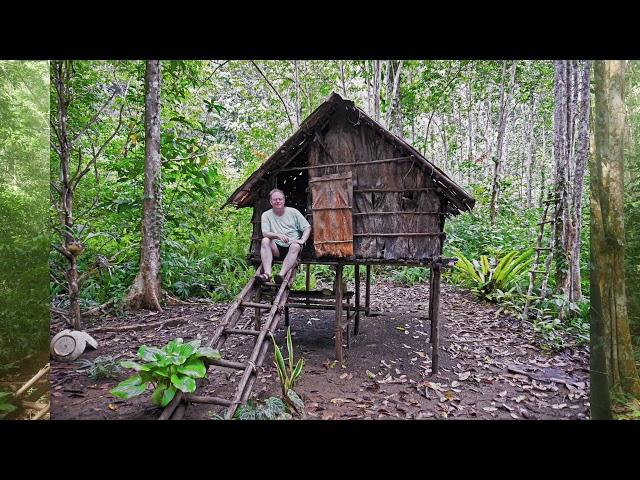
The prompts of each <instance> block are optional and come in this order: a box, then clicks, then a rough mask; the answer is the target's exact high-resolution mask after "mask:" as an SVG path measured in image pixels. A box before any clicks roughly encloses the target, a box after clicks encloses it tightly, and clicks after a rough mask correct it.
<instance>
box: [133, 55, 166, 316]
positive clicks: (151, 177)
mask: <svg viewBox="0 0 640 480" xmlns="http://www.w3.org/2000/svg"><path fill="white" fill-rule="evenodd" d="M161 81H162V76H161V71H160V61H159V60H148V61H147V68H146V73H145V122H144V123H145V161H144V202H143V212H142V240H141V245H140V271H139V272H138V275H137V276H136V279H135V280H134V282H133V285H132V286H131V289H130V290H129V293H128V295H127V299H126V303H127V305H128V306H129V308H132V309H138V308H146V309H150V310H156V311H161V310H162V308H161V307H160V298H161V279H160V253H161V252H160V242H161V236H162V225H163V213H162V178H161V157H160V85H161Z"/></svg>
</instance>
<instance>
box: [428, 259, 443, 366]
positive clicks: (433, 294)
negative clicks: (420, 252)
mask: <svg viewBox="0 0 640 480" xmlns="http://www.w3.org/2000/svg"><path fill="white" fill-rule="evenodd" d="M440 273H441V272H440V266H438V265H435V266H433V267H432V268H431V281H430V286H429V319H430V320H431V338H430V339H429V341H430V343H431V375H435V374H437V373H438V355H439V353H438V349H439V345H438V318H439V310H440Z"/></svg>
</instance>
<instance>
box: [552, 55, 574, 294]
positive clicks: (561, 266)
mask: <svg viewBox="0 0 640 480" xmlns="http://www.w3.org/2000/svg"><path fill="white" fill-rule="evenodd" d="M567 63H568V62H566V61H565V60H556V61H555V62H554V64H555V87H554V113H553V156H554V159H555V172H556V178H555V197H556V206H555V210H554V220H555V224H554V227H555V239H556V242H555V248H554V251H553V256H554V259H555V262H556V292H557V293H558V294H559V295H566V294H567V289H568V279H569V275H568V271H569V256H568V252H567V227H568V185H567V163H568V162H567V156H568V152H569V149H568V141H569V136H570V133H569V132H568V131H567V130H568V125H569V123H568V121H567V117H568V106H567V102H568V100H569V91H568V87H569V86H568V84H567V77H568V75H567Z"/></svg>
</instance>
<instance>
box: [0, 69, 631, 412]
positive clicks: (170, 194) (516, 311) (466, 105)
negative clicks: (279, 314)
mask: <svg viewBox="0 0 640 480" xmlns="http://www.w3.org/2000/svg"><path fill="white" fill-rule="evenodd" d="M148 63H149V62H144V61H52V62H49V64H47V63H46V62H7V61H3V62H0V118H1V120H2V121H1V122H0V140H1V143H0V145H1V146H0V154H1V156H2V159H3V162H2V169H1V171H0V209H1V215H2V218H3V219H5V218H6V219H12V220H11V221H3V222H2V226H1V227H0V228H2V229H3V231H2V234H1V238H2V245H1V247H2V248H1V250H0V253H1V254H2V258H1V260H2V265H3V268H2V278H0V288H2V292H1V293H2V296H1V298H2V302H3V303H2V304H0V309H1V310H2V311H1V312H0V314H2V318H3V322H2V324H1V325H0V328H2V332H0V334H1V335H0V342H1V343H0V364H3V365H7V364H10V363H11V362H12V361H15V360H16V359H18V358H21V357H22V356H24V355H28V354H31V353H34V352H36V351H43V350H46V341H47V338H48V335H47V334H48V332H47V331H46V325H48V321H49V318H48V313H47V312H46V310H47V308H48V307H47V305H46V303H48V298H47V295H46V292H45V290H44V288H42V286H43V285H44V284H43V282H41V281H40V282H39V283H38V282H37V281H36V278H38V279H43V278H47V276H48V280H49V282H48V283H49V285H48V289H49V295H50V298H51V300H52V302H51V308H52V309H53V311H54V313H56V314H58V315H61V316H62V317H64V318H66V319H67V320H68V321H69V323H73V322H74V321H75V320H77V321H78V322H81V319H82V317H86V316H91V315H101V314H104V313H107V312H108V313H111V314H113V313H116V314H119V313H122V312H124V311H125V310H126V309H127V307H128V305H127V301H126V300H127V293H128V292H129V291H130V288H131V286H132V284H133V283H134V280H135V278H136V276H137V275H138V274H139V270H140V269H139V263H140V245H141V241H142V238H141V213H142V209H143V204H144V203H145V200H147V201H148V200H150V198H149V197H148V196H147V197H146V198H145V194H144V181H145V144H146V141H145V140H146V138H145V137H146V135H145V88H148V85H147V87H145V74H146V73H147V71H148ZM597 63H598V62H586V61H525V60H518V61H512V60H507V61H498V60H493V61H463V60H452V61H445V60H438V61H426V60H425V61H422V60H421V61H417V60H364V61H360V60H344V61H343V60H338V61H315V60H314V61H307V60H292V61H284V60H278V61H264V60H260V61H246V60H241V61H235V60H232V61H222V60H215V61H162V62H160V70H159V72H160V75H159V76H158V86H159V89H160V105H159V107H160V108H159V112H160V134H159V142H160V147H161V149H160V150H161V161H160V167H161V168H160V170H161V174H159V176H158V180H159V185H160V192H159V193H160V194H159V195H157V196H156V197H155V198H156V200H157V201H158V202H159V204H158V207H159V210H158V212H159V213H160V215H159V219H160V222H158V223H157V225H158V227H159V228H158V231H157V232H156V233H157V234H159V236H160V252H161V262H160V269H161V270H160V278H161V287H162V290H163V291H164V292H165V297H164V298H163V301H167V302H168V301H171V298H172V297H173V298H179V299H189V298H199V299H208V300H209V301H212V302H225V301H229V300H230V299H232V298H233V297H234V296H235V295H236V294H237V293H238V291H239V290H240V289H241V287H242V286H243V285H244V284H245V283H246V281H247V279H248V278H249V277H250V276H251V275H252V274H253V269H252V268H251V267H250V266H248V265H247V263H246V254H247V252H248V247H249V238H250V233H251V212H250V211H249V209H242V210H235V209H233V208H229V207H227V208H225V209H221V208H220V207H221V206H222V205H223V204H224V202H225V200H226V198H227V197H228V196H229V195H230V193H231V192H233V191H234V190H235V188H237V186H238V185H240V184H241V183H242V182H243V180H244V179H246V178H247V176H248V175H250V174H251V173H252V172H253V171H254V170H255V169H256V168H258V166H259V165H261V163H262V162H263V161H264V160H266V159H267V158H268V157H269V156H270V155H271V154H272V153H273V152H274V151H275V150H276V149H277V148H278V147H279V146H280V145H281V144H282V142H283V141H285V140H286V139H287V138H288V137H289V136H290V135H291V134H292V133H293V132H294V131H295V129H296V128H297V126H298V125H299V124H300V123H301V122H302V121H303V120H304V119H305V118H306V116H307V115H309V113H311V112H312V111H313V110H314V109H315V108H316V107H317V106H318V105H319V104H320V103H321V102H323V101H324V100H325V99H326V98H327V97H328V95H329V94H330V93H331V92H332V91H335V92H337V93H339V94H340V95H341V96H343V97H346V98H348V99H351V100H353V101H355V103H356V105H358V106H359V107H360V108H362V109H363V110H365V111H366V112H367V113H368V114H369V115H370V116H372V117H373V118H374V119H376V120H377V121H379V122H380V123H381V124H382V125H384V126H386V127H387V128H388V129H389V130H391V131H392V132H394V133H396V134H398V135H401V136H403V137H404V138H405V139H406V140H407V141H408V142H409V143H411V144H412V145H413V146H414V147H416V148H417V149H418V150H420V151H421V152H423V153H424V155H425V156H426V158H428V159H429V160H430V161H432V162H433V163H435V164H436V165H437V166H438V167H440V168H441V169H442V170H444V171H445V172H446V173H447V174H448V175H449V176H450V177H451V178H452V179H453V180H454V181H456V182H457V183H458V184H460V185H461V186H462V187H463V188H465V189H466V190H467V191H468V192H469V193H470V194H471V195H473V196H474V197H475V198H476V200H477V203H476V207H475V208H474V210H473V211H472V212H470V213H468V214H464V215H460V216H458V217H456V218H454V219H449V220H448V221H447V225H446V233H447V241H446V248H445V254H446V255H448V256H457V257H459V258H464V259H467V260H468V261H469V262H468V266H469V268H467V269H465V268H457V269H455V270H454V271H452V272H451V273H448V274H447V276H446V278H445V280H446V281H447V282H450V283H453V284H457V285H459V286H461V287H464V288H467V289H470V290H472V291H473V292H474V293H475V294H476V295H477V296H478V297H479V298H481V299H483V300H485V301H487V302H491V303H494V304H497V305H499V307H500V309H502V310H504V311H506V312H510V313H512V314H513V315H514V317H518V318H521V319H523V320H524V321H530V322H532V323H533V325H534V328H535V331H536V332H537V334H538V342H539V346H540V347H541V348H543V349H548V350H558V349H563V348H567V347H571V345H574V344H585V343H587V342H588V341H589V305H590V303H589V299H590V298H589V297H590V290H589V267H590V263H589V247H590V242H589V236H590V235H589V229H588V228H586V225H589V221H590V219H591V215H590V208H589V190H588V189H587V188H586V187H585V186H586V185H589V182H592V180H593V178H592V176H591V174H590V172H589V169H588V168H587V166H588V165H589V161H590V160H592V161H594V162H596V163H598V162H599V161H600V160H599V159H600V157H599V156H598V151H597V147H598V142H597V139H596V138H595V137H597V133H594V132H597V131H598V125H599V123H598V121H599V120H598V116H597V114H594V109H597V107H592V105H591V103H592V102H593V100H594V99H595V104H596V105H597V104H598V103H597V102H598V93H597V92H598V90H597V89H598V88H599V87H598V85H599V84H598V78H599V77H598V75H597V74H596V73H597V68H595V67H594V65H596V64H597ZM601 63H603V64H604V63H605V62H601ZM43 65H44V66H45V67H46V69H45V70H47V71H44V70H43V68H42V66H43ZM49 67H50V68H49ZM624 69H625V73H626V74H625V75H624V76H623V80H624V82H623V84H624V85H623V87H624V88H621V93H622V91H624V95H621V96H620V98H624V107H625V108H624V114H625V115H624V117H623V120H624V122H623V125H624V149H623V153H624V155H623V156H622V157H620V158H621V159H622V163H623V167H624V168H623V169H621V170H620V173H619V176H620V177H622V178H614V179H613V180H623V182H620V184H621V185H623V186H624V190H623V198H624V208H623V213H624V215H623V218H624V224H623V226H624V237H625V238H617V240H616V242H617V243H618V244H622V245H624V273H625V275H624V276H622V277H626V297H625V302H626V305H627V307H628V309H627V310H628V318H626V319H624V322H626V324H627V326H628V328H629V331H630V339H631V345H632V347H633V348H634V351H635V355H636V357H635V361H636V362H637V361H638V360H640V354H639V353H638V352H640V303H639V299H640V296H639V295H638V293H639V292H638V288H639V287H638V284H639V282H638V280H640V267H639V266H638V265H639V264H640V262H639V261H638V259H639V258H640V236H638V230H639V228H638V227H639V225H638V223H640V180H639V176H638V173H639V168H640V167H639V165H640V162H639V161H638V152H639V150H638V148H639V144H638V138H639V136H638V134H639V132H638V128H639V127H640V72H639V67H638V63H637V62H625V64H624ZM47 76H48V81H47ZM594 85H595V86H594ZM589 86H591V95H589V94H588V92H589ZM47 88H48V89H49V96H48V97H47V95H46V94H45V93H44V92H46V90H47ZM603 91H604V90H603ZM45 99H46V101H45ZM49 103H50V115H49V119H48V125H47V123H46V122H47V119H46V113H42V112H46V111H47V109H48V108H49ZM20 109H22V110H20ZM43 122H44V123H43ZM49 128H50V129H49ZM34 132H37V133H36V134H34ZM47 140H49V141H48V142H47ZM47 143H49V145H50V147H51V148H50V149H49V155H50V170H49V171H48V172H47V169H48V168H49V165H47V163H46V161H45V162H39V161H38V159H39V157H38V153H37V152H42V151H43V150H42V148H43V146H44V145H46V144H47ZM600 145H601V144H600ZM38 148H39V149H40V150H38ZM616 172H617V170H616ZM47 175H48V176H49V180H50V182H49V183H50V184H49V185H46V183H45V182H43V179H44V177H45V176H47ZM616 175H617V173H616ZM596 180H597V179H596ZM592 188H593V183H592ZM47 190H49V194H50V202H46V201H43V195H46V193H45V192H46V191H47ZM621 193H622V192H621ZM545 207H548V210H547V214H546V215H543V212H544V211H545ZM47 209H49V211H48V213H49V215H48V221H49V227H50V228H49V229H48V230H46V229H44V228H42V226H43V221H44V220H43V219H44V218H45V217H46V214H47ZM620 217H621V218H622V215H621V216H620ZM543 221H545V222H551V221H553V223H548V224H545V225H544V226H545V228H544V234H543V237H542V238H541V239H538V235H539V232H540V231H541V228H540V227H541V225H540V223H541V222H543ZM583 227H584V228H583ZM45 231H47V232H48V233H46V234H42V232H45ZM47 245H51V247H52V248H51V249H48V248H47ZM536 247H538V251H539V252H540V255H539V256H538V255H536V253H535V252H536V251H535V248H536ZM549 249H551V251H552V254H551V255H547V254H548V252H549V251H550V250H549ZM43 252H44V253H43ZM47 252H49V253H48V256H49V258H48V259H49V266H50V270H49V272H47V273H45V272H44V270H43V267H42V266H43V265H45V266H46V258H45V257H46V255H47ZM43 255H44V257H43ZM509 255H511V259H514V258H517V259H519V262H520V263H521V264H522V265H525V264H526V268H521V269H519V271H520V272H521V273H522V274H521V275H518V276H517V277H516V278H510V279H507V280H508V281H505V282H503V283H497V282H496V281H494V280H493V279H492V278H491V277H490V274H491V272H492V271H494V270H495V267H496V265H497V264H498V263H499V262H500V261H501V260H504V259H505V258H508V257H509ZM592 258H593V257H592ZM43 259H44V261H43ZM535 259H538V261H537V262H535V263H536V264H537V266H534V265H533V264H534V260H535ZM536 268H537V269H539V271H540V272H541V273H539V274H538V275H537V279H536V282H535V284H534V286H533V288H531V287H530V276H529V270H530V269H536ZM45 269H46V267H45ZM545 271H546V272H548V274H546V273H544V272H545ZM618 273H619V272H618ZM374 274H375V276H383V277H387V278H391V279H393V280H394V281H395V282H397V283H399V284H401V285H407V286H410V285H413V284H415V283H418V282H424V281H426V280H427V279H428V270H426V269H423V268H419V267H406V268H393V269H391V268H381V267H380V268H378V267H376V268H375V269H374ZM349 275H352V272H349V270H347V277H349ZM330 279H331V271H330V269H328V268H323V267H321V266H316V267H314V269H313V275H312V283H313V284H316V283H323V282H328V281H329V280H330ZM298 281H299V284H302V282H303V279H302V278H300V279H299V280H298ZM38 285H40V287H39V286H38ZM591 291H592V292H593V290H591ZM43 299H45V300H43ZM525 312H526V313H525ZM79 326H80V327H81V326H82V325H81V323H80V325H79ZM605 334H606V335H609V338H611V334H612V332H611V331H610V330H609V331H606V329H605ZM609 387H611V392H612V399H613V403H614V404H619V405H624V408H622V407H619V408H618V410H617V411H616V412H615V413H616V414H617V415H618V416H620V417H623V418H629V417H634V416H638V415H640V413H639V412H640V406H639V405H638V403H637V400H634V395H633V394H632V393H630V391H629V389H627V390H625V389H624V388H622V389H620V388H618V387H619V385H616V384H615V382H611V383H610V384H609ZM614 408H616V407H614Z"/></svg>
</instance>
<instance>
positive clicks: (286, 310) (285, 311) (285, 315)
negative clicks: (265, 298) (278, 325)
mask: <svg viewBox="0 0 640 480" xmlns="http://www.w3.org/2000/svg"><path fill="white" fill-rule="evenodd" d="M284 326H285V327H288V326H289V307H284Z"/></svg>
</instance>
